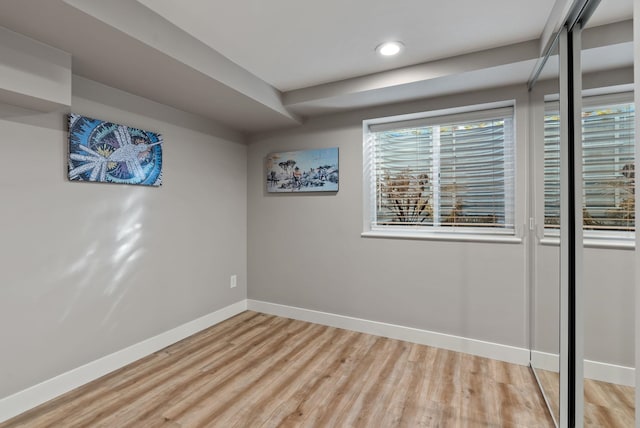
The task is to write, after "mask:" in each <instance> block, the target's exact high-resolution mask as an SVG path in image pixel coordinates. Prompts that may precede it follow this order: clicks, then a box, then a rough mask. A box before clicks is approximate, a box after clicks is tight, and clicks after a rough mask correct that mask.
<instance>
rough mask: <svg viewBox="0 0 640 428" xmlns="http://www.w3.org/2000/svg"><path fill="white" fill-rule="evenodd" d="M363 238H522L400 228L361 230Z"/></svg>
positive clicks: (490, 240)
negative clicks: (404, 229)
mask: <svg viewBox="0 0 640 428" xmlns="http://www.w3.org/2000/svg"><path fill="white" fill-rule="evenodd" d="M360 236H361V237H363V238H386V239H416V240H426V241H453V242H488V243H502V244H521V243H522V238H520V237H518V236H514V235H507V234H505V235H499V234H486V235H483V234H474V233H442V232H437V233H434V232H415V231H400V230H372V231H368V232H362V233H361V234H360Z"/></svg>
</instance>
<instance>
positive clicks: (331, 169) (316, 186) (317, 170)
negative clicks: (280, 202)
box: [266, 147, 339, 192]
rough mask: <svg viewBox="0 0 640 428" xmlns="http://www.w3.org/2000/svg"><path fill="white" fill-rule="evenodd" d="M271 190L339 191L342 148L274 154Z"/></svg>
mask: <svg viewBox="0 0 640 428" xmlns="http://www.w3.org/2000/svg"><path fill="white" fill-rule="evenodd" d="M266 166H267V168H266V170H267V191H268V192H337V191H338V183H339V177H338V175H339V174H338V172H339V169H338V148H337V147H334V148H330V149H317V150H300V151H295V152H282V153H271V154H270V155H268V156H267V165H266Z"/></svg>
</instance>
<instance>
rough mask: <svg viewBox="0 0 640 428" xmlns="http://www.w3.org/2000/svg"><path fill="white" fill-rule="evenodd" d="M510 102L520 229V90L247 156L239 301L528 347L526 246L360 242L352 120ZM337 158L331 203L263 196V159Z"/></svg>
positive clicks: (314, 127)
mask: <svg viewBox="0 0 640 428" xmlns="http://www.w3.org/2000/svg"><path fill="white" fill-rule="evenodd" d="M509 99H516V100H517V103H518V105H517V107H518V113H517V115H518V116H517V118H516V122H517V123H518V129H517V135H518V140H519V143H518V144H519V154H518V162H519V169H520V173H519V175H518V180H517V190H518V191H517V194H518V198H522V202H523V203H521V204H519V210H518V212H517V213H516V214H517V222H518V224H520V223H522V224H524V222H525V218H524V205H525V204H526V201H524V195H525V192H524V189H525V186H526V182H525V173H526V170H527V168H526V165H524V164H523V162H526V156H525V150H524V148H525V147H526V145H525V144H526V139H527V135H526V113H527V106H526V100H527V92H526V87H525V86H524V85H523V86H518V87H511V88H505V89H502V90H499V91H483V92H477V93H474V94H462V95H453V96H449V97H443V98H439V99H432V100H428V101H421V102H414V103H407V104H401V105H394V106H387V107H381V108H376V109H369V110H365V111H359V112H352V113H345V114H340V115H332V116H326V117H318V118H315V119H311V120H309V121H308V122H307V123H306V124H305V125H304V126H303V127H301V128H298V129H293V130H288V131H282V132H278V133H272V134H266V135H261V136H257V137H255V138H253V139H252V141H251V143H250V145H249V161H248V208H249V213H248V220H249V229H248V234H249V235H248V266H249V268H248V278H249V290H248V293H249V298H251V299H256V300H263V301H267V302H274V303H279V304H284V305H291V306H296V307H302V308H308V309H314V310H320V311H326V312H331V313H336V314H341V315H347V316H354V317H361V318H365V319H369V320H375V321H381V322H388V323H394V324H400V325H403V326H410V327H416V328H421V329H426V330H431V331H436V332H441V333H448V334H453V335H459V336H464V337H469V338H474V339H480V340H486V341H490V342H496V343H501V344H507V345H514V346H520V347H527V346H528V327H527V325H528V303H527V302H528V300H527V299H528V292H527V285H526V283H525V278H526V277H525V272H526V258H525V256H526V253H525V243H522V244H505V243H500V244H499V243H478V242H444V241H428V240H402V239H375V238H363V237H361V236H360V233H361V232H362V231H363V224H362V203H363V184H362V181H363V179H362V120H363V119H369V118H374V117H383V116H389V115H397V114H403V113H413V112H419V111H428V110H434V109H442V108H449V107H455V106H464V105H469V104H477V103H484V102H493V101H502V100H509ZM322 147H339V149H340V191H339V192H338V193H337V194H313V195H309V194H307V195H301V194H295V195H292V194H267V193H266V191H265V179H264V159H265V156H266V155H267V154H268V153H270V152H274V151H287V150H295V149H305V148H322Z"/></svg>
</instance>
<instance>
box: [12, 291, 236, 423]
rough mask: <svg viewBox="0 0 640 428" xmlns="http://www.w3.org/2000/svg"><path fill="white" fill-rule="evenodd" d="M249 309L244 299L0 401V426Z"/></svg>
mask: <svg viewBox="0 0 640 428" xmlns="http://www.w3.org/2000/svg"><path fill="white" fill-rule="evenodd" d="M246 310H247V301H246V300H242V301H240V302H237V303H234V304H232V305H229V306H226V307H224V308H222V309H219V310H217V311H215V312H212V313H210V314H207V315H205V316H203V317H200V318H198V319H195V320H193V321H190V322H188V323H186V324H182V325H181V326H178V327H176V328H174V329H171V330H169V331H166V332H164V333H161V334H159V335H157V336H154V337H152V338H149V339H146V340H143V341H142V342H139V343H136V344H135V345H131V346H129V347H127V348H125V349H122V350H120V351H117V352H114V353H113V354H109V355H107V356H105V357H102V358H100V359H98V360H95V361H92V362H90V363H88V364H85V365H83V366H81V367H78V368H76V369H73V370H70V371H68V372H66V373H63V374H61V375H59V376H56V377H54V378H52V379H49V380H46V381H44V382H42V383H39V384H37V385H35V386H32V387H30V388H27V389H25V390H23V391H20V392H17V393H15V394H13V395H10V396H8V397H6V398H3V399H1V400H0V423H1V422H3V421H6V420H8V419H11V418H13V417H14V416H17V415H19V414H20V413H23V412H25V411H27V410H29V409H32V408H34V407H36V406H39V405H40V404H42V403H45V402H47V401H49V400H51V399H53V398H55V397H57V396H59V395H61V394H64V393H65V392H69V391H71V390H72V389H75V388H77V387H79V386H82V385H84V384H86V383H88V382H91V381H93V380H95V379H98V378H99V377H102V376H104V375H106V374H108V373H110V372H112V371H114V370H117V369H119V368H121V367H124V366H126V365H127V364H131V363H132V362H134V361H136V360H139V359H140V358H143V357H146V356H147V355H150V354H153V353H154V352H157V351H159V350H161V349H163V348H166V347H167V346H169V345H172V344H174V343H176V342H178V341H180V340H182V339H184V338H187V337H189V336H191V335H193V334H195V333H197V332H199V331H202V330H204V329H206V328H209V327H211V326H213V325H215V324H218V323H220V322H222V321H224V320H226V319H228V318H231V317H233V316H235V315H237V314H239V313H241V312H244V311H246Z"/></svg>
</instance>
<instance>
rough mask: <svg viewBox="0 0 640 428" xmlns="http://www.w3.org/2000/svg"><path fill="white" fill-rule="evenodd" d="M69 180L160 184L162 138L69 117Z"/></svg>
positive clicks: (152, 134) (81, 118) (138, 130)
mask: <svg viewBox="0 0 640 428" xmlns="http://www.w3.org/2000/svg"><path fill="white" fill-rule="evenodd" d="M69 180H72V181H93V182H101V183H120V184H141V185H146V186H160V185H161V184H162V136H161V135H160V134H157V133H155V132H151V131H143V130H141V129H137V128H130V127H128V126H124V125H118V124H115V123H111V122H105V121H102V120H98V119H92V118H90V117H85V116H80V115H78V114H71V115H69Z"/></svg>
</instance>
